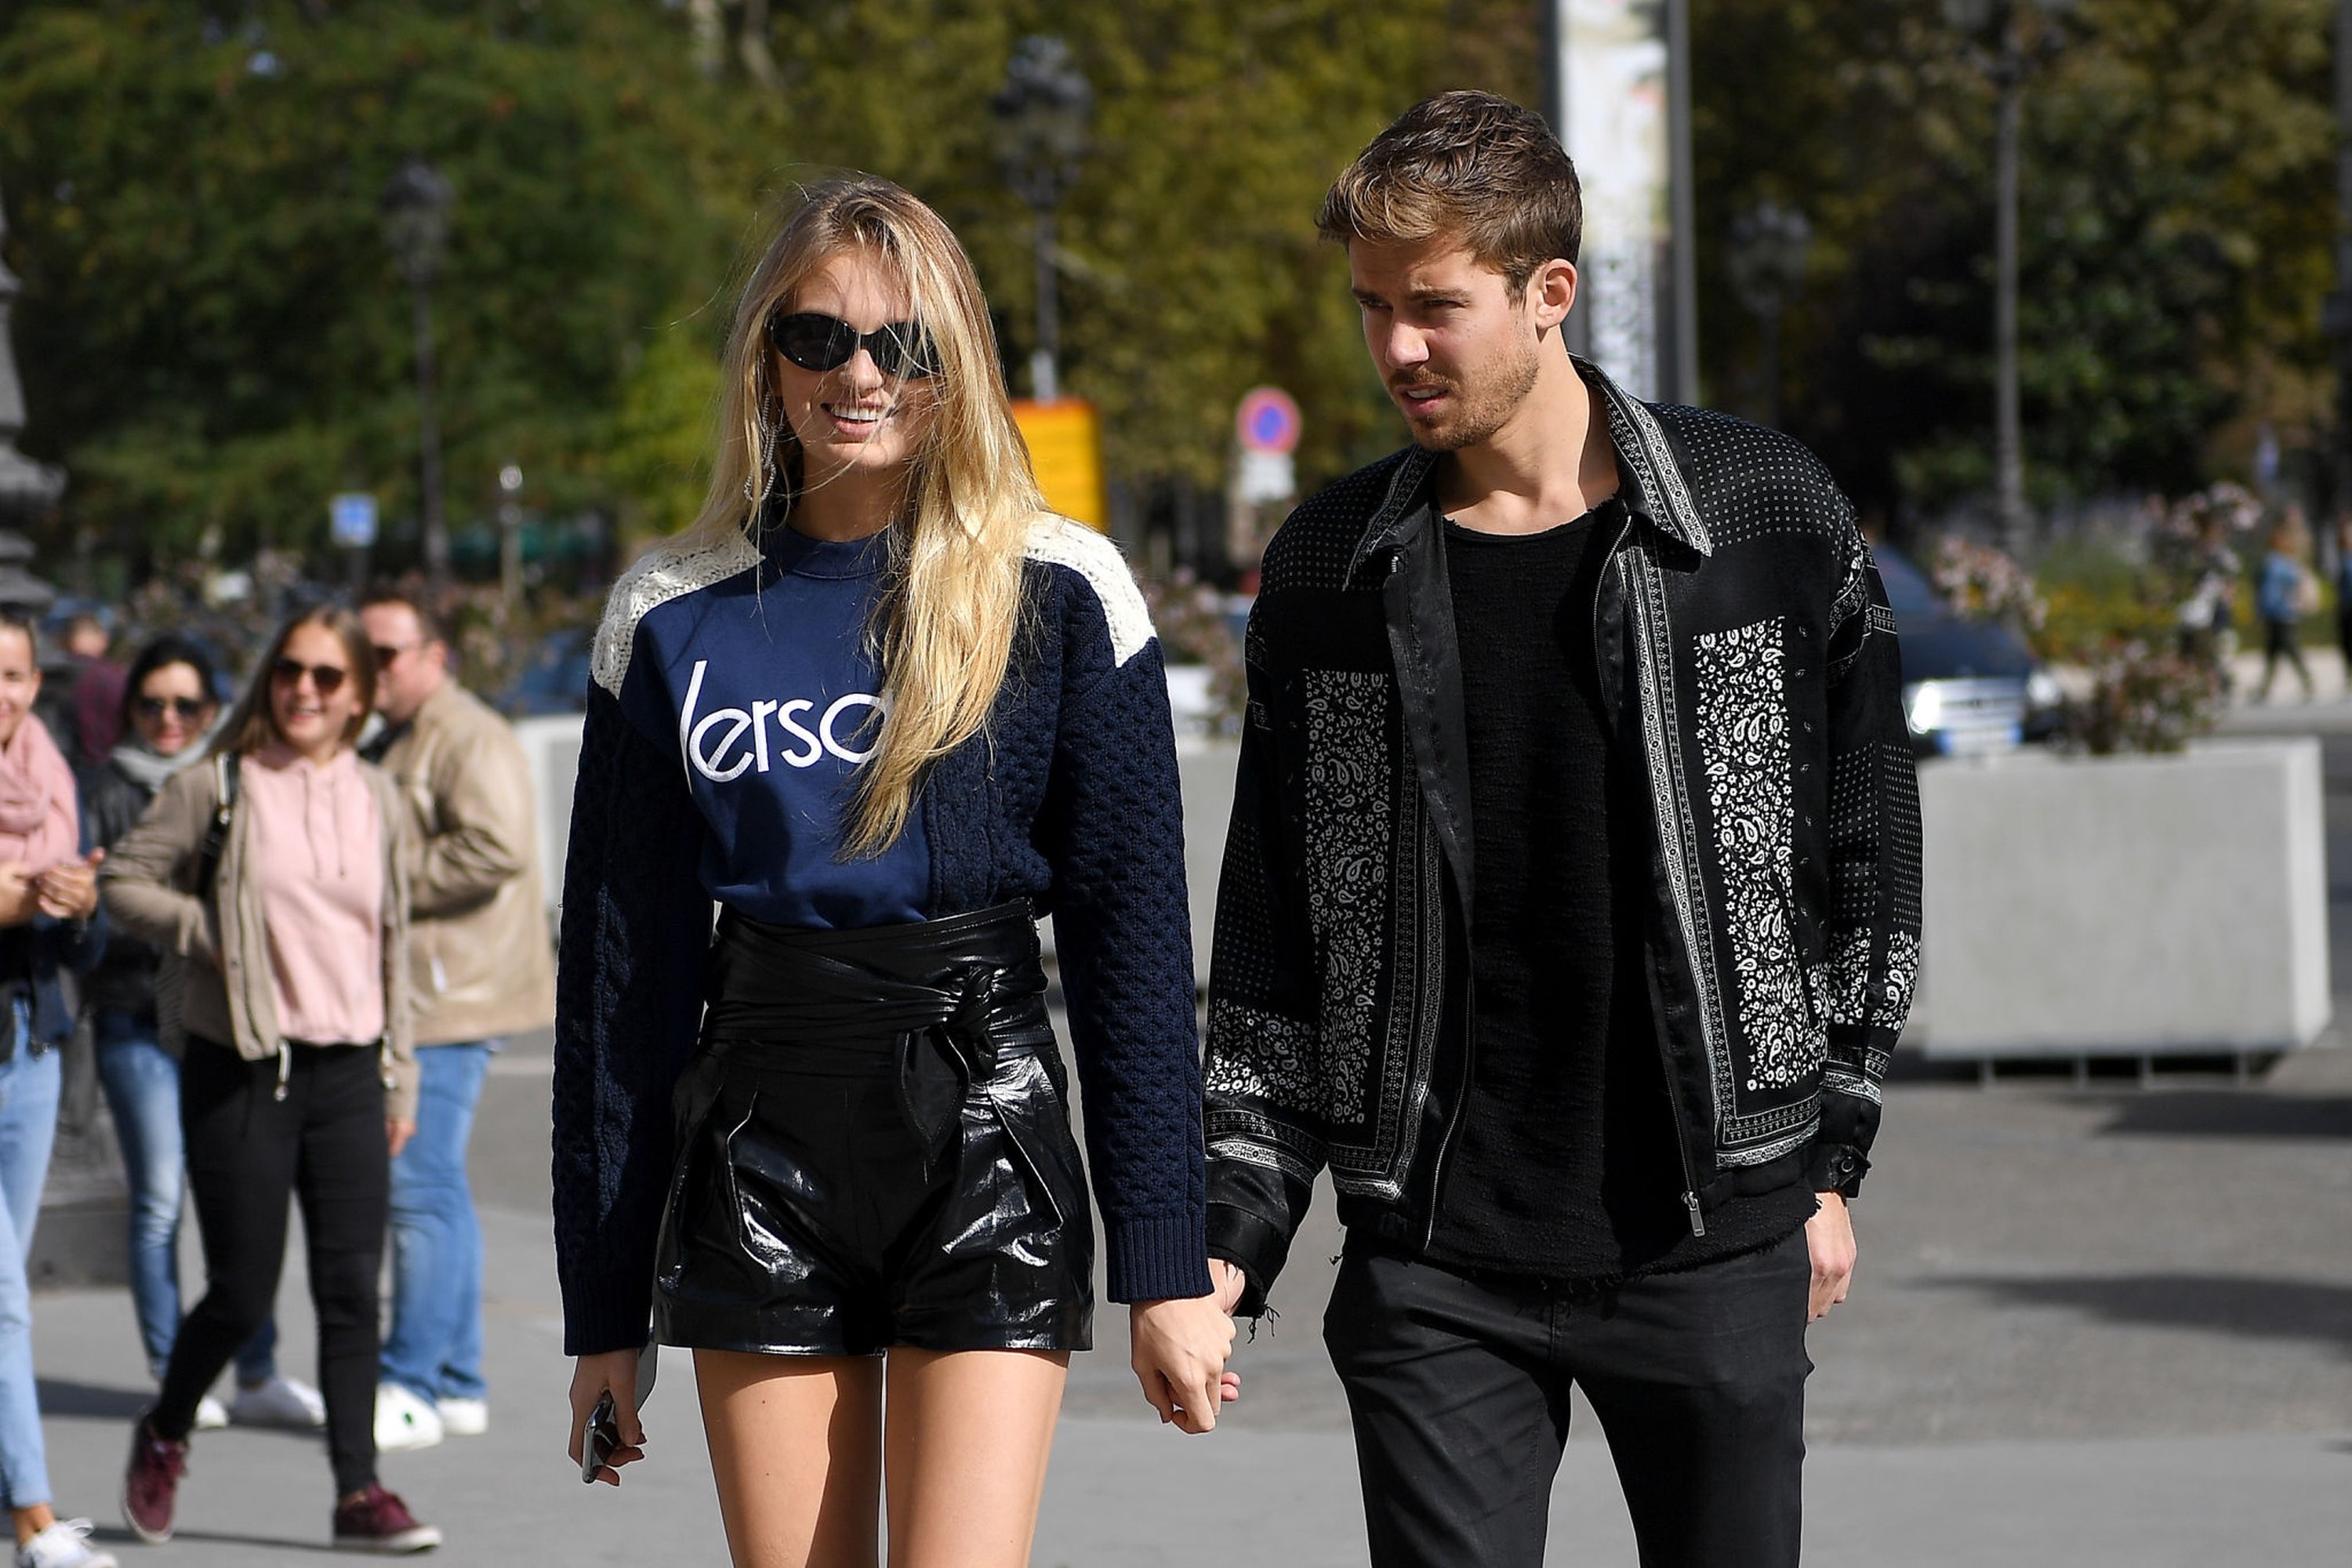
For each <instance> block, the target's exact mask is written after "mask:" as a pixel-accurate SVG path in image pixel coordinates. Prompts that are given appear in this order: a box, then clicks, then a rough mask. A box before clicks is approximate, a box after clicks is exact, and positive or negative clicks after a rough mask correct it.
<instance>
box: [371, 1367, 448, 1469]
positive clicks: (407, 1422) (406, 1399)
mask: <svg viewBox="0 0 2352 1568" xmlns="http://www.w3.org/2000/svg"><path fill="white" fill-rule="evenodd" d="M441 1436H442V1431H441V1415H440V1412H438V1411H436V1410H435V1409H434V1408H433V1406H431V1405H427V1404H425V1401H423V1400H422V1399H419V1398H418V1397H417V1396H416V1395H415V1394H412V1393H410V1392H409V1391H408V1390H407V1389H406V1388H404V1387H403V1386H401V1385H400V1384H396V1383H379V1384H376V1386H375V1449H376V1452H377V1453H379V1454H404V1453H407V1452H409V1451H410V1450H411V1449H415V1448H430V1447H433V1445H434V1444H436V1443H438V1442H439V1441H441Z"/></svg>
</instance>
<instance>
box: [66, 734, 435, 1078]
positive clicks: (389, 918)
mask: <svg viewBox="0 0 2352 1568" xmlns="http://www.w3.org/2000/svg"><path fill="white" fill-rule="evenodd" d="M360 772H361V773H362V776H363V777H365V778H366V780H367V781H368V785H369V787H370V788H371V789H372V790H373V791H374V793H375V808H376V816H377V818H378V820H380V821H381V822H382V823H383V826H384V833H383V849H384V878H383V954H384V962H383V1017H384V1041H383V1058H384V1080H383V1081H384V1090H385V1101H384V1114H385V1115H386V1116H389V1117H395V1118H399V1119H401V1120H404V1121H414V1120H415V1116H416V1057H415V1024H414V1019H413V1016H412V1014H413V1005H412V1001H411V997H410V994H409V986H408V966H407V965H406V964H404V963H401V962H400V958H399V955H400V954H401V953H402V952H404V950H405V948H406V946H407V942H408V900H409V891H408V859H409V856H408V837H409V833H410V831H411V829H410V826H409V822H408V816H407V814H406V812H405V811H404V810H403V809H402V806H401V803H400V797H399V795H397V794H396V793H394V789H393V787H392V781H391V780H390V779H388V778H386V777H385V776H384V774H383V772H382V771H381V770H379V769H377V768H374V767H372V766H370V765H369V764H367V763H361V764H360ZM214 778H215V773H214V768H213V765H212V764H211V763H204V764H202V765H199V766H196V767H191V768H184V769H183V770H182V771H180V772H179V773H174V774H173V776H172V777H171V778H170V779H169V780H167V781H166V782H165V783H164V785H163V790H162V791H161V792H160V793H159V794H157V795H156V796H155V803H154V804H153V805H151V806H149V807H148V808H147V815H146V816H143V817H142V818H140V820H139V826H136V827H134V828H132V829H131V831H130V832H129V833H127V834H125V835H123V836H122V837H121V838H119V839H117V840H116V841H115V844H114V847H113V848H111V849H110V850H108V851H107V855H106V861H105V864H104V865H103V866H102V867H101V868H100V871H99V881H100V889H101V891H102V893H103V895H104V897H105V900H106V914H107V918H108V919H109V920H110V921H113V922H114V923H115V924H117V925H119V926H121V928H122V929H123V930H124V931H129V932H130V933H131V935H133V936H136V937H139V938H142V940H144V941H146V942H150V943H152V944H153V945H154V946H155V947H157V948H160V949H162V950H163V953H164V955H165V960H166V962H165V965H164V967H165V969H166V971H167V972H175V973H176V975H177V979H176V981H174V980H173V977H172V973H166V974H165V975H163V976H162V977H159V984H178V985H179V986H180V1006H181V1019H182V1022H183V1024H184V1027H185V1029H186V1031H187V1033H189V1034H192V1035H201V1036H203V1037H205V1038H206V1039H208V1040H217V1041H220V1042H221V1043H222V1044H224V1045H233V1046H235V1047H236V1053H237V1055H239V1056H241V1057H243V1058H246V1059H247V1061H263V1060H266V1059H268V1058H270V1057H272V1056H275V1055H277V1054H278V1047H279V1044H280V1037H279V1034H278V997H277V994H276V992H275V990H274V989H273V988H272V986H271V984H270V978H269V928H268V923H267V922H266V921H264V920H263V919H262V914H261V884H260V882H259V880H258V879H257V877H256V876H255V875H254V873H253V868H252V867H251V866H250V865H249V864H248V862H247V858H246V855H247V845H248V844H249V843H250V842H251V841H252V837H253V831H252V829H253V824H252V814H251V813H249V812H247V811H245V810H243V809H238V810H236V811H234V812H233V813H232V814H231V816H230V818H229V829H228V837H227V840H226V843H224V844H223V845H222V847H221V858H220V868H219V870H218V871H217V873H216V874H215V879H214V882H213V898H212V900H211V901H210V902H207V901H205V900H202V899H199V898H197V897H196V896H195V894H194V892H193V891H192V890H191V889H193V888H194V884H195V875H196V853H197V851H198V850H199V849H201V848H202V847H204V842H205V830H206V829H207V828H208V827H210V826H211V825H212V819H213V811H214V809H215V806H216V805H218V803H219V800H220V795H219V792H218V787H217V785H216V784H215V782H214ZM239 799H240V805H241V804H242V792H240V796H239ZM225 916H226V919H225V918H224V917H225Z"/></svg>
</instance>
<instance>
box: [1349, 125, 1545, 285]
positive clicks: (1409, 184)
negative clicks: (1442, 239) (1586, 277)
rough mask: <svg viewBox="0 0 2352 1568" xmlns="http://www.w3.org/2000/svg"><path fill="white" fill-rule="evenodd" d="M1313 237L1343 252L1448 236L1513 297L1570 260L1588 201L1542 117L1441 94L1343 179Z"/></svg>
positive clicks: (1386, 135)
mask: <svg viewBox="0 0 2352 1568" xmlns="http://www.w3.org/2000/svg"><path fill="white" fill-rule="evenodd" d="M1315 226H1316V228H1317V229H1318V231H1319V232H1320V233H1321V234H1322V236H1323V237H1324V238H1326V239H1328V240H1332V241H1335V242H1337V243H1339V244H1341V245H1345V244H1347V243H1348V242H1349V240H1351V239H1365V240H1370V241H1371V242H1373V243H1374V244H1376V245H1416V244H1419V243H1420V242H1422V241H1423V240H1426V239H1431V238H1433V237H1438V236H1441V235H1444V236H1451V237H1454V238H1457V239H1459V240H1460V241H1461V242H1462V243H1463V245H1464V246H1465V247H1467V248H1468V250H1469V252H1470V254H1471V255H1472V256H1473V257H1475V258H1476V259H1477V261H1478V264H1479V265H1480V266H1482V267H1491V268H1495V270H1496V271H1498V272H1500V273H1501V274H1502V275H1503V277H1504V278H1505V279H1506V280H1507V281H1508V282H1509V284H1510V286H1511V287H1512V289H1523V288H1525V287H1527V281H1528V279H1529V278H1531V277H1533V276H1534V275H1535V270H1536V268H1538V267H1541V266H1542V265H1543V264H1544V263H1545V262H1547V261H1550V260H1552V259H1554V258H1559V259H1562V260H1566V261H1574V260H1575V259H1576V256H1577V251H1578V250H1579V248H1580V247H1581V246H1582V245H1583V243H1584V191H1583V187H1582V186H1581V185H1580V184H1578V182H1577V178H1576V164H1575V163H1573V162H1571V161H1570V158H1569V155H1568V151H1567V149H1566V148H1564V147H1562V146H1561V145H1560V144H1559V138H1557V137H1555V136H1554V135H1553V134H1552V133H1551V127H1550V126H1549V125H1546V124H1545V123H1544V120H1543V116H1541V115H1539V114H1538V113H1537V112H1536V111H1535V110H1531V109H1525V108H1522V107H1521V106H1519V105H1518V104H1516V103H1513V102H1512V101H1511V100H1509V99H1507V98H1500V97H1497V96H1496V94H1494V93H1491V92H1471V91H1466V90H1465V91H1455V92H1441V93H1439V94H1438V95H1437V96H1436V97H1434V98H1424V99H1423V100H1421V101H1420V102H1419V103H1416V104H1414V105H1413V106H1412V108H1411V109H1408V110H1405V111H1404V112H1403V113H1402V114H1401V115H1399V116H1397V119H1396V122H1395V123H1394V124H1392V125H1391V126H1390V127H1389V128H1388V129H1387V130H1386V131H1383V132H1381V133H1380V134H1379V135H1378V136H1375V137H1373V138H1372V140H1371V142H1370V145H1368V146H1366V147H1365V149H1364V150H1363V151H1362V152H1360V153H1357V154H1356V161H1355V162H1354V163H1349V165H1348V166H1347V168H1345V169H1343V170H1341V171H1340V174H1339V178H1338V179H1337V180H1334V181H1333V182H1332V183H1331V189H1330V191H1329V192H1328V194H1327V195H1325V196H1324V197H1323V210H1322V211H1321V212H1320V213H1318V214H1317V215H1316V218H1315Z"/></svg>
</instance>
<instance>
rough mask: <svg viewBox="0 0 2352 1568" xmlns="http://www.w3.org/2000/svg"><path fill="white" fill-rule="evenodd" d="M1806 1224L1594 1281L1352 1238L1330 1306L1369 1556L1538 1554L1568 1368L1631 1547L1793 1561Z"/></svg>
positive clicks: (1535, 1558) (1412, 1563) (1649, 1556)
mask: <svg viewBox="0 0 2352 1568" xmlns="http://www.w3.org/2000/svg"><path fill="white" fill-rule="evenodd" d="M1810 1284H1811V1264H1810V1262H1809V1261H1808V1258H1807V1254H1806V1250H1805V1240H1804V1234H1803V1232H1801V1231H1800V1232H1798V1233H1796V1234H1795V1235H1793V1236H1790V1237H1787V1238H1786V1239H1784V1240H1782V1241H1780V1242H1779V1243H1777V1244H1775V1245H1774V1246H1772V1247H1766V1248H1764V1249H1763V1250H1761V1251H1759V1252H1752V1253H1747V1254H1743V1255H1741V1256H1739V1257H1737V1258H1726V1259H1724V1260H1723V1261H1721V1262H1717V1263H1709V1264H1705V1265H1702V1266H1700V1267H1698V1268H1691V1269H1687V1270H1685V1271H1682V1272H1679V1273H1673V1274H1660V1275H1654V1276H1651V1277H1649V1278H1646V1279H1635V1280H1631V1281H1628V1282H1626V1283H1625V1284H1623V1285H1621V1286H1618V1287H1615V1288H1612V1289H1604V1290H1599V1291H1589V1292H1588V1291H1570V1290H1564V1289H1553V1288H1550V1287H1547V1286H1545V1285H1543V1284H1540V1283H1536V1282H1518V1281H1503V1280H1496V1279H1467V1278H1465V1277H1464V1276H1462V1275H1459V1274H1455V1273H1452V1272H1450V1271H1448V1270H1446V1269H1444V1268H1438V1267H1436V1266H1435V1265H1433V1264H1429V1263H1424V1262H1417V1261H1412V1260H1409V1259H1407V1258H1400V1257H1396V1256H1392V1255H1390V1254H1387V1253H1384V1252H1380V1251H1376V1250H1373V1249H1370V1248H1368V1247H1358V1246H1355V1245H1350V1247H1349V1250H1348V1253H1347V1256H1346V1258H1345V1259H1344V1260H1343V1261H1342V1263H1341V1264H1340V1268H1339V1280H1338V1282H1337V1283H1336V1284H1335V1286H1334V1287H1333V1289H1332V1292H1331V1305H1330V1309H1329V1310H1328V1312H1327V1313H1326V1315H1325V1317H1324V1321H1323V1338H1324V1342H1325V1343H1326V1344H1328V1346H1329V1347H1330V1351H1331V1361H1332V1363H1333V1364H1334V1365H1335V1366H1336V1367H1337V1368H1338V1369H1339V1380H1340V1382H1341V1383H1342V1384H1345V1385H1346V1388H1347V1392H1348V1408H1349V1414H1350V1415H1351V1416H1352V1417H1353V1419H1354V1423H1355V1428H1356V1458H1357V1464H1358V1466H1359V1468H1360V1471H1361V1473H1362V1478H1363V1488H1364V1521H1365V1525H1366V1529H1367V1532H1368V1533H1369V1535H1370V1543H1371V1562H1372V1565H1373V1568H1460V1565H1462V1564H1465V1563H1476V1564H1478V1565H1479V1568H1541V1565H1542V1563H1543V1556H1544V1530H1545V1525H1546V1522H1547V1519H1548V1516H1549V1505H1550V1499H1551V1488H1552V1480H1553V1477H1554V1475H1555V1474H1556V1473H1557V1471H1558V1470H1559V1459H1560V1454H1561V1452H1562V1450H1563V1449H1564V1448H1565V1447H1566V1446H1567V1442H1568V1413H1569V1403H1568V1395H1569V1387H1570V1384H1576V1385H1577V1386H1579V1387H1581V1388H1582V1389H1583V1390H1584V1393H1585V1397H1586V1398H1588V1399H1590V1400H1591V1402H1592V1407H1593V1410H1594V1412H1595V1413H1596V1414H1598V1415H1600V1417H1601V1427H1602V1429H1603V1430H1604V1431H1605V1432H1606V1433H1607V1435H1608V1438H1609V1448H1610V1453H1611V1454H1612V1457H1613V1458H1615V1460H1616V1463H1617V1475H1618V1479H1619V1481H1620V1482H1621V1483H1622V1485H1623V1487H1624V1489H1625V1502H1626V1506H1627V1508H1628V1510H1629V1511H1630V1512H1631V1513H1632V1514H1633V1534H1634V1537H1635V1539H1636V1540H1637V1541H1638V1542H1640V1546H1641V1553H1642V1563H1643V1568H1702V1565H1705V1568H1794V1564H1795V1563H1796V1562H1797V1557H1798V1544H1799V1518H1800V1507H1801V1498H1802V1493H1801V1479H1802V1471H1803V1468H1804V1458H1805V1432H1804V1415H1805V1376H1806V1374H1807V1373H1810V1372H1811V1370H1812V1363H1811V1360H1809V1359H1808V1358H1807V1356H1806V1354H1805V1303H1806V1294H1807V1291H1808V1289H1809V1288H1810Z"/></svg>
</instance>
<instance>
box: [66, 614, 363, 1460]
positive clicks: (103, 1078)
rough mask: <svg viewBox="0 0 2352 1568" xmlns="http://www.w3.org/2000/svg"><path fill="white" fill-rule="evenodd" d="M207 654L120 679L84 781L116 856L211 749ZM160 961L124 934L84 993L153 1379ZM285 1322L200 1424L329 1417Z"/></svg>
mask: <svg viewBox="0 0 2352 1568" xmlns="http://www.w3.org/2000/svg"><path fill="white" fill-rule="evenodd" d="M214 693H215V686H214V680H213V665H212V659H211V658H209V657H208V656H207V655H206V654H205V650H204V649H203V648H202V647H198V646H197V645H196V644H194V643H193V642H190V641H188V640H187V639H186V638H184V637H168V636H167V637H157V638H156V639H155V640H153V641H152V642H151V643H149V644H148V645H147V646H146V647H143V648H142V649H140V650H139V656H138V657H137V658H134V659H132V660H131V670H130V673H129V674H128V675H127V676H126V677H125V678H124V680H123V689H122V710H121V716H120V720H119V722H120V725H121V736H122V739H121V741H119V742H116V744H115V746H114V748H113V749H112V751H110V752H108V754H107V758H106V761H105V762H104V763H100V765H99V766H97V767H94V768H91V769H89V770H88V771H87V772H85V773H83V775H82V779H81V810H82V821H83V823H84V824H85V825H86V826H87V827H88V829H89V838H90V841H91V842H93V843H95V844H97V845H99V846H100V847H112V846H113V845H114V844H115V843H116V842H117V841H118V840H119V839H121V837H122V836H123V835H124V834H126V833H128V832H130V831H131V828H132V827H133V826H136V825H137V824H138V821H139V819H140V818H141V817H142V816H145V815H146V813H147V807H148V805H149V803H150V802H152V801H153V800H154V798H155V792H156V791H158V790H160V789H162V788H163V782H164V781H165V780H166V779H168V778H170V777H171V776H172V775H173V773H178V772H180V771H181V770H182V769H183V768H185V767H187V766H188V765H189V764H190V763H195V762H199V761H201V760H202V759H203V757H204V754H205V742H206V741H207V740H209V739H210V738H211V735H212V731H213V725H214V723H215V721H217V720H218V719H219V718H220V702H219V700H218V699H217V698H216V697H215V695H214ZM161 957H162V955H161V954H160V953H158V952H156V950H155V949H154V948H153V947H152V946H151V945H149V944H148V943H146V942H141V941H140V940H139V939H138V938H136V937H132V936H127V935H125V934H123V933H122V932H121V931H116V932H115V933H114V936H113V939H112V940H111V941H110V942H108V943H107V947H106V954H105V956H104V957H102V958H100V960H99V962H98V967H97V968H95V969H93V970H91V971H90V973H89V979H88V980H87V981H86V982H85V983H84V984H83V985H82V999H83V1002H84V1004H85V1005H87V1006H88V1008H89V1013H90V1023H91V1028H92V1033H93V1035H94V1036H95V1037H96V1040H97V1044H98V1079H99V1082H100V1083H101V1084H103V1085H104V1086H105V1088H106V1103H107V1108H108V1110H111V1111H112V1112H113V1114H114V1130H115V1133H116V1136H117V1139H118V1141H119V1142H121V1145H122V1163H123V1168H124V1173H125V1174H126V1175H127V1177H128V1178H129V1183H130V1187H131V1215H130V1221H131V1237H130V1240H131V1247H130V1257H131V1301H132V1304H133V1305H134V1306H135V1307H136V1308H137V1309H138V1313H139V1337H140V1340H141V1342H142V1344H143V1345H144V1346H145V1348H146V1352H147V1365H148V1368H149V1370H150V1371H151V1372H152V1373H153V1375H154V1377H155V1380H156V1381H157V1382H158V1383H161V1382H162V1381H163V1367H164V1363H167V1362H169V1361H170V1360H171V1357H172V1340H173V1336H174V1335H175V1334H177V1333H178V1332H179V1329H180V1200H181V1193H182V1189H183V1187H184V1180H183V1174H182V1173H183V1171H184V1164H183V1162H182V1159H181V1153H180V1060H179V1057H178V1055H177V1051H178V1048H179V1047H178V1045H177V1042H174V1043H173V1048H172V1049H170V1050H166V1049H165V1048H164V1047H163V1043H162V1041H163V1035H162V1030H161V1026H160V1025H159V1023H158V1021H157V1018H156V1014H155V985H156V971H157V968H158V965H159V963H160V960H161ZM277 1343H278V1326H277V1322H276V1321H275V1320H274V1319H268V1320H265V1321H263V1323H262V1325H261V1327H260V1328H259V1329H258V1330H257V1331H256V1332H255V1333H254V1336H253V1338H252V1339H250V1340H248V1341H247V1342H246V1343H245V1344H244V1346H243V1347H241V1348H240V1349H239V1350H238V1351H237V1352H236V1385H237V1392H236V1402H235V1404H234V1405H232V1406H231V1407H230V1408H227V1409H223V1408H222V1406H221V1404H220V1402H219V1401H218V1400H216V1399H215V1398H214V1397H213V1396H212V1395H211V1394H205V1397H204V1398H203V1399H201V1400H199V1401H198V1402H197V1404H196V1426H198V1427H199V1428H202V1427H207V1426H224V1425H226V1423H227V1422H229V1421H230V1420H231V1419H234V1420H236V1422H237V1423H239V1424H240V1425H243V1426H287V1427H294V1428H298V1429H299V1428H308V1427H313V1426H320V1425H321V1424H323V1423H324V1422H325V1420H326V1419H327V1410H326V1405H324V1404H323V1403H322V1402H321V1401H320V1397H319V1391H318V1390H317V1389H315V1388H312V1387H311V1386H310V1384H306V1383H302V1382H299V1381H298V1380H296V1379H294V1378H291V1377H287V1376H284V1375H282V1374H281V1373H279V1372H278V1360H277V1352H276V1347H277Z"/></svg>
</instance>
